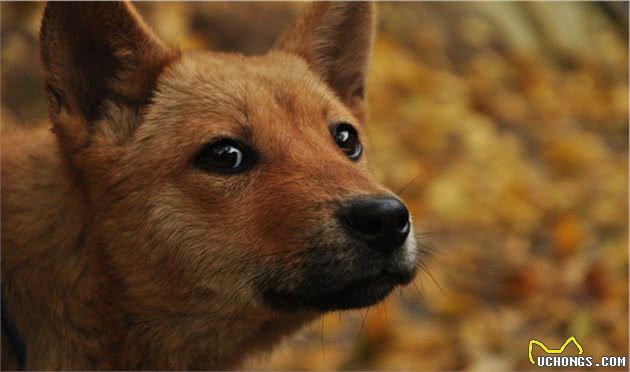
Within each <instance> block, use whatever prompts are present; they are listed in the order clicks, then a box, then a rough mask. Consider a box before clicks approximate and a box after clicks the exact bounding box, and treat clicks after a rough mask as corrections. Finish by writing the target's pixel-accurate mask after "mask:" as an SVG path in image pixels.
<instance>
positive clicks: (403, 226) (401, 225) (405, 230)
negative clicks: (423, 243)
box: [398, 219, 411, 234]
mask: <svg viewBox="0 0 630 372" xmlns="http://www.w3.org/2000/svg"><path fill="white" fill-rule="evenodd" d="M410 227H411V226H410V225H409V219H407V220H405V221H404V222H402V223H399V224H398V229H399V230H400V232H401V233H402V234H407V233H409V228H410Z"/></svg>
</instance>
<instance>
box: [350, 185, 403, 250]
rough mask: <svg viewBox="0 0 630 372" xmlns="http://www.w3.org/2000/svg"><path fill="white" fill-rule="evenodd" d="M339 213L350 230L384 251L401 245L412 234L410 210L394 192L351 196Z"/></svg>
mask: <svg viewBox="0 0 630 372" xmlns="http://www.w3.org/2000/svg"><path fill="white" fill-rule="evenodd" d="M338 217H339V219H340V221H341V223H342V225H344V227H345V228H346V230H348V232H350V233H351V234H352V235H354V236H355V237H357V238H359V239H361V240H363V241H365V242H367V243H368V244H369V245H370V246H371V247H374V248H376V249H379V250H381V251H383V252H384V253H390V252H391V251H393V250H395V249H396V248H399V247H400V246H401V245H402V243H403V242H404V241H405V239H407V235H409V230H410V224H409V211H408V210H407V207H405V205H404V204H403V203H402V202H401V201H400V200H398V199H396V198H394V197H391V196H372V197H361V198H356V199H352V200H351V201H350V202H348V203H346V204H345V205H344V206H343V207H341V209H340V210H339V214H338Z"/></svg>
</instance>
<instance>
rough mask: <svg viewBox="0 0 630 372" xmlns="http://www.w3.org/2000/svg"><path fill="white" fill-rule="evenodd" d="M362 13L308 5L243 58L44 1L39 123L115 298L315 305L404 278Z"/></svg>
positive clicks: (82, 7)
mask: <svg viewBox="0 0 630 372" xmlns="http://www.w3.org/2000/svg"><path fill="white" fill-rule="evenodd" d="M372 8H373V6H372V5H371V4H370V3H365V2H353V3H316V4H313V5H311V6H310V8H309V9H308V10H307V12H306V13H304V14H303V15H302V16H301V17H300V18H299V19H298V20H297V22H295V23H294V24H293V26H292V27H290V28H289V30H288V31H287V32H286V33H285V34H284V36H282V37H281V38H280V39H279V41H278V42H277V43H276V44H275V46H273V47H272V48H271V49H270V51H269V52H268V53H267V54H265V55H262V56H255V57H245V56H242V55H236V54H221V53H208V52H204V53H199V52H197V53H189V54H188V53H183V54H182V53H179V52H178V51H177V50H175V49H173V48H170V47H169V46H168V45H166V44H165V43H164V42H162V41H160V40H159V39H158V38H157V37H156V36H155V35H154V34H153V33H152V32H151V31H150V30H149V29H148V27H147V26H146V25H145V24H144V23H143V22H142V20H141V19H140V18H139V16H138V15H137V14H136V12H135V11H134V10H133V8H132V7H131V6H130V5H129V4H124V3H107V2H106V3H87V4H86V3H71V4H59V3H51V4H49V5H48V6H47V8H46V11H45V15H44V20H43V24H42V30H41V46H42V61H43V66H44V73H45V81H46V88H47V92H48V98H49V107H50V116H51V120H52V122H53V126H54V130H55V133H56V134H57V137H58V139H59V143H60V146H61V149H62V151H63V153H64V154H65V156H66V157H67V159H68V160H69V164H70V166H71V169H72V170H73V171H74V172H75V174H76V177H77V180H78V184H79V185H81V187H82V190H83V191H84V192H85V198H86V200H87V204H88V206H89V211H90V213H88V215H89V216H90V217H89V218H90V219H91V222H90V226H91V227H90V229H91V231H92V232H93V233H94V234H95V235H97V236H98V240H99V241H100V244H99V245H98V247H99V248H98V250H99V251H98V252H97V255H98V257H100V259H102V260H103V261H104V265H106V267H107V268H108V270H110V271H111V273H112V275H114V276H115V277H116V278H117V279H118V283H120V288H119V289H120V290H122V291H125V292H126V293H127V295H129V296H132V297H134V298H139V297H144V300H145V301H146V302H151V303H152V304H153V305H154V306H159V305H164V306H185V305H189V307H191V308H192V307H196V308H198V305H199V304H201V303H203V302H204V301H205V300H206V299H208V298H217V297H219V298H221V299H222V300H223V302H225V303H226V304H234V305H235V306H253V307H257V308H264V309H275V310H281V311H298V310H307V311H308V310H315V311H326V310H333V309H344V308H356V307H362V306H367V305H370V304H373V303H375V302H377V301H380V300H381V299H383V298H384V297H385V296H386V295H387V294H388V293H389V292H390V291H391V290H392V289H393V288H394V287H395V286H397V285H400V284H405V283H408V282H409V281H410V280H411V279H412V278H413V276H414V274H415V268H416V245H415V241H414V238H413V233H412V231H411V230H412V227H411V222H410V217H409V214H408V211H407V209H406V207H405V206H404V204H403V203H402V202H401V201H400V200H399V199H398V198H396V197H395V196H394V195H393V194H392V193H391V192H389V191H388V190H386V189H385V188H384V187H382V186H381V185H379V184H378V183H376V182H375V181H374V180H373V179H372V178H371V177H370V175H369V174H368V171H367V165H366V155H367V154H366V152H367V144H366V138H365V137H366V135H365V123H364V118H365V104H366V102H365V93H364V90H365V89H364V80H365V74H366V68H367V65H368V61H369V54H370V48H371V43H372V38H373V29H374V14H373V9H372ZM136 303H137V302H136ZM173 303H177V305H173Z"/></svg>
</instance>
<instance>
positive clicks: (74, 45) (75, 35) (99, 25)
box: [40, 1, 179, 152]
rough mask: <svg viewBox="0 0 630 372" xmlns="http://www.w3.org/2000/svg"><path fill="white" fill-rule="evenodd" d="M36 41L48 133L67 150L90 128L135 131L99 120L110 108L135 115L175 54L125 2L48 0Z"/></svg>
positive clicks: (78, 144)
mask: <svg viewBox="0 0 630 372" xmlns="http://www.w3.org/2000/svg"><path fill="white" fill-rule="evenodd" d="M40 43H41V59H42V65H43V70H44V79H45V84H46V91H47V95H48V102H49V113H50V117H51V120H52V122H53V128H54V130H55V132H56V133H57V135H58V136H59V137H60V139H61V142H62V145H63V146H64V147H66V150H69V151H71V152H73V151H76V150H77V149H79V148H81V147H82V146H85V145H86V144H87V143H88V142H89V137H90V135H91V134H93V133H94V132H96V131H105V132H107V133H110V134H112V135H114V136H117V137H119V138H121V137H124V136H125V135H128V134H129V133H130V132H131V131H133V129H134V128H131V127H130V126H132V124H130V123H129V121H128V120H126V121H125V120H121V121H120V122H118V123H116V122H114V123H112V122H111V120H110V121H107V123H99V122H100V121H101V119H102V118H103V117H108V115H110V113H108V112H107V110H108V109H111V108H116V109H117V110H118V111H119V112H124V111H123V110H121V108H127V107H129V108H132V109H133V110H136V111H138V108H139V107H141V106H142V105H143V104H145V103H146V102H147V101H148V100H149V98H150V97H151V94H152V91H153V89H154V88H155V83H156V79H157V76H158V75H159V73H160V72H161V70H162V69H163V68H164V67H165V66H166V65H167V64H169V63H170V62H171V61H173V60H174V59H176V58H177V57H178V55H179V52H178V51H177V50H174V49H172V48H170V47H168V46H167V45H165V44H164V43H163V42H162V41H161V40H159V39H158V38H157V37H156V36H155V35H154V34H153V33H152V32H151V30H150V29H149V28H148V27H147V26H146V25H145V23H144V22H143V21H142V19H141V18H140V16H139V15H138V14H137V12H136V11H135V9H134V8H133V7H132V6H131V4H129V3H123V2H79V1H77V2H49V3H48V4H47V5H46V8H45V10H44V17H43V20H42V26H41V32H40ZM105 121H106V120H104V121H103V122H105ZM122 122H124V124H123V123H122ZM99 125H108V126H110V127H109V128H98V126H99Z"/></svg>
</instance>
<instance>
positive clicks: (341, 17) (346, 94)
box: [274, 1, 375, 117]
mask: <svg viewBox="0 0 630 372" xmlns="http://www.w3.org/2000/svg"><path fill="white" fill-rule="evenodd" d="M374 19H375V17H374V5H373V4H372V3H370V2H362V1H361V2H332V3H329V2H316V3H314V4H312V5H311V6H310V7H309V8H308V9H307V10H306V11H305V12H304V14H303V15H302V16H301V17H299V18H298V19H297V20H296V22H294V23H293V25H292V26H291V27H289V29H288V30H287V32H286V33H285V34H284V35H283V36H282V37H281V38H280V39H279V40H278V41H277V42H276V45H275V47H274V49H276V50H283V51H287V52H290V53H294V54H297V55H299V56H301V57H302V58H304V59H305V60H306V62H307V63H308V64H309V66H310V67H311V68H312V69H313V70H314V71H315V72H316V73H317V74H318V75H319V76H320V77H322V79H323V80H324V81H326V82H327V83H328V85H329V86H330V87H331V88H332V89H333V90H334V91H335V92H336V93H337V95H338V96H339V98H341V100H343V101H344V102H345V103H346V104H347V105H348V106H349V107H350V108H351V109H352V110H353V111H354V113H355V115H357V116H359V117H362V116H363V111H364V104H365V103H364V101H365V100H364V99H365V77H366V74H367V69H368V65H369V59H370V55H371V49H372V41H373V38H374V27H375V21H374Z"/></svg>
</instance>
